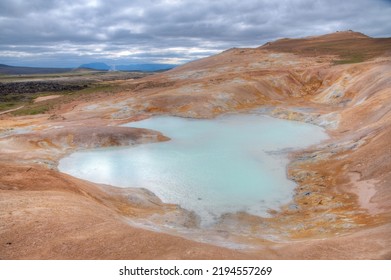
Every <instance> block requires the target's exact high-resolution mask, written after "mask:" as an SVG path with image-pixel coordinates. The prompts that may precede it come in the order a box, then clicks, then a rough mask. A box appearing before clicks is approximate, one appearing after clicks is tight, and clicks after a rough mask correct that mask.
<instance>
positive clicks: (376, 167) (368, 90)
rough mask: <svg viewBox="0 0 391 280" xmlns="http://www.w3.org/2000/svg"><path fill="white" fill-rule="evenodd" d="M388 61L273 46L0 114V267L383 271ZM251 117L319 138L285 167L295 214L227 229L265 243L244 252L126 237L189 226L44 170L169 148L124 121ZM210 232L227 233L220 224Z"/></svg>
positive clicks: (335, 42)
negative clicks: (10, 262)
mask: <svg viewBox="0 0 391 280" xmlns="http://www.w3.org/2000/svg"><path fill="white" fill-rule="evenodd" d="M390 51H391V38H378V39H376V38H370V37H368V36H366V35H363V34H361V33H356V32H350V31H347V32H338V33H333V34H328V35H324V36H319V37H308V38H303V39H281V40H278V41H275V42H271V43H268V44H265V45H264V46H262V47H259V48H255V49H230V50H227V51H225V52H223V53H221V54H218V55H215V56H211V57H208V58H204V59H201V60H198V61H194V62H191V63H188V64H186V65H183V66H181V67H178V68H175V69H173V70H171V71H168V72H165V73H160V74H156V75H152V76H148V77H145V78H142V79H137V80H133V79H125V80H115V81H110V82H108V83H109V84H110V86H111V88H114V90H113V92H109V93H108V92H99V91H97V92H96V93H92V94H89V95H88V96H87V97H86V96H83V95H80V96H78V97H77V98H73V99H69V100H67V101H64V100H62V99H61V98H56V99H53V100H50V101H44V102H57V103H55V106H52V107H51V110H49V111H48V113H47V114H39V115H28V116H13V115H12V114H11V113H9V114H3V115H0V209H1V211H0V259H24V258H28V259H32V258H33V259H63V258H66V259H68V258H69V259H90V258H91V259H117V258H125V259H126V258H130V259H133V258H135V259H177V258H180V259H209V258H211V259H222V258H223V259H226V258H228V259H233V258H235V259H236V258H247V259H248V258H254V259H258V258H260V259H390V258H391V145H390V139H391V52H390ZM254 110H256V111H258V112H263V113H264V114H268V115H270V116H273V117H277V118H284V119H291V120H298V121H303V122H309V123H313V124H316V125H319V126H322V127H324V128H326V130H327V132H328V133H329V134H330V136H331V139H330V140H329V141H327V142H326V143H322V144H321V145H318V146H316V147H311V148H310V149H307V150H305V151H300V152H297V153H294V154H291V162H290V164H289V166H288V175H289V177H290V178H291V179H292V180H294V181H295V182H297V188H296V190H295V196H294V197H293V200H292V204H291V205H293V204H294V205H295V207H294V208H292V207H290V205H286V206H284V207H282V208H281V210H280V211H277V212H275V213H272V216H271V217H270V218H260V217H254V216H251V215H245V214H237V215H231V216H230V217H227V219H230V222H232V221H240V222H241V223H242V224H241V225H242V226H243V227H251V228H252V229H253V230H256V231H257V232H263V233H265V236H266V235H267V236H273V238H269V239H268V238H259V239H258V240H254V241H253V244H252V245H253V247H251V248H250V249H235V250H234V249H232V248H222V247H218V246H215V245H211V244H207V243H199V242H196V241H194V240H193V238H192V237H191V236H184V235H183V234H180V233H175V232H165V233H162V232H152V231H150V230H148V229H145V228H139V227H135V225H134V223H132V221H133V220H136V219H152V218H151V217H155V218H156V217H160V218H158V219H157V220H158V221H156V220H153V222H154V223H156V224H159V223H161V222H159V221H164V220H170V221H171V220H174V221H176V223H177V224H178V227H187V228H189V229H190V230H192V229H193V228H195V227H196V225H194V224H192V223H191V217H189V215H188V213H186V211H184V210H183V209H180V208H178V207H176V206H175V205H167V204H163V203H162V202H161V201H160V200H159V199H158V198H157V197H156V196H154V195H153V194H151V193H149V192H147V191H144V190H142V189H128V190H124V189H119V188H116V187H113V186H103V185H97V184H93V183H90V182H86V181H82V180H79V179H76V178H72V177H70V176H68V175H65V174H62V173H60V172H58V170H57V168H56V166H57V163H58V160H59V159H60V158H61V157H63V156H65V155H67V154H69V153H71V152H72V151H75V150H80V149H86V148H94V147H108V146H119V145H137V144H138V143H145V142H153V141H167V140H169V139H168V138H167V137H165V136H164V135H162V134H161V133H159V132H156V131H149V130H144V129H136V128H124V127H118V125H120V124H123V123H126V122H129V121H131V120H136V119H142V118H148V117H150V116H152V115H160V114H167V115H175V116H182V117H191V118H213V117H215V116H218V115H220V114H223V113H228V112H235V113H244V112H249V111H254ZM197 230H198V229H197ZM221 230H222V231H228V229H226V228H224V221H223V222H222V229H221ZM235 238H236V239H237V237H235ZM246 242H247V243H248V241H246Z"/></svg>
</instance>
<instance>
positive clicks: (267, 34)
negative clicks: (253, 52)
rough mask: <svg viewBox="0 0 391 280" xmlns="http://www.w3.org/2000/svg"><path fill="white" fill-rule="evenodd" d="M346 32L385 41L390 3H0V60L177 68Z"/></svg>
mask: <svg viewBox="0 0 391 280" xmlns="http://www.w3.org/2000/svg"><path fill="white" fill-rule="evenodd" d="M348 29H353V30H354V31H360V32H363V33H365V34H367V35H370V36H372V37H391V0H324V1H321V0H318V1H317V0H278V1H277V0H220V1H218V0H197V1H196V0H191V1H190V0H183V1H181V0H0V63H3V64H10V65H27V66H53V67H75V66H78V65H80V64H81V63H86V62H96V61H100V62H106V63H108V64H111V65H113V64H129V63H174V64H180V63H184V62H187V61H190V60H194V59H197V58H201V57H204V56H208V55H211V54H215V53H217V52H220V51H222V50H225V49H228V48H232V47H255V46H259V45H262V44H263V43H265V42H267V41H271V40H275V39H278V38H281V37H303V36H309V35H317V34H324V33H329V32H334V31H337V30H348Z"/></svg>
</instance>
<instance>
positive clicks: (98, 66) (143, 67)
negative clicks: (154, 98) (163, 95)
mask: <svg viewBox="0 0 391 280" xmlns="http://www.w3.org/2000/svg"><path fill="white" fill-rule="evenodd" d="M176 66H177V65H175V64H158V63H142V64H137V63H134V64H129V65H115V66H109V65H107V64H106V63H103V62H93V63H87V64H82V65H80V66H79V68H89V69H95V70H103V71H108V70H117V71H143V72H154V71H162V70H169V69H172V68H174V67H176Z"/></svg>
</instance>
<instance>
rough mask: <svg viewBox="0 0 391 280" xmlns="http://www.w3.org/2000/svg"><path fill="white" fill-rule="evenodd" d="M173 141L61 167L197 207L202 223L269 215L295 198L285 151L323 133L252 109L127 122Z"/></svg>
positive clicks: (80, 155) (82, 155) (100, 152)
mask: <svg viewBox="0 0 391 280" xmlns="http://www.w3.org/2000/svg"><path fill="white" fill-rule="evenodd" d="M125 126H128V127H141V128H149V129H153V130H157V131H160V132H162V133H163V134H164V135H166V136H168V137H170V138H171V140H170V141H167V142H160V143H152V144H142V145H136V146H131V147H121V148H105V149H95V150H87V151H81V152H75V153H73V154H71V155H70V156H68V157H65V158H63V159H62V160H61V161H60V163H59V170H60V171H62V172H64V173H68V174H70V175H72V176H75V177H78V178H81V179H85V180H89V181H92V182H96V183H104V184H110V185H114V186H119V187H140V188H146V189H149V190H150V191H152V192H153V193H155V194H156V195H157V196H158V197H159V198H160V199H161V200H162V201H163V202H166V203H174V204H178V205H180V206H181V207H182V208H185V209H187V210H190V211H194V212H195V213H196V214H197V215H199V217H200V218H201V224H203V225H208V224H213V223H214V222H216V221H217V220H218V218H219V217H220V216H221V215H222V214H224V213H235V212H238V211H245V212H248V213H250V214H254V215H258V216H266V215H267V211H268V210H269V209H276V210H277V209H278V208H279V207H280V206H281V205H282V204H285V203H288V202H289V201H291V199H292V195H293V191H294V187H295V183H294V182H292V181H290V180H288V179H287V174H286V166H287V164H288V162H289V161H288V158H287V153H288V151H292V150H294V149H300V148H304V147H307V146H309V145H312V144H316V143H319V142H321V141H322V140H325V139H327V138H328V136H327V134H326V132H325V131H324V129H322V128H320V127H318V126H314V125H310V124H306V123H301V122H295V121H287V120H280V119H275V118H271V117H267V116H263V115H257V114H245V115H242V114H238V115H227V116H222V117H218V118H216V119H212V120H199V119H187V118H179V117H170V116H160V117H152V118H150V119H146V120H142V121H138V122H132V123H128V124H126V125H125Z"/></svg>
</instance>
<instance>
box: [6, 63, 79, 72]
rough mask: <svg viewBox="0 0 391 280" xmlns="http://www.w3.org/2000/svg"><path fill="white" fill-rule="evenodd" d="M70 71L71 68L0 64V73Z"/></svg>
mask: <svg viewBox="0 0 391 280" xmlns="http://www.w3.org/2000/svg"><path fill="white" fill-rule="evenodd" d="M69 71H72V69H71V68H42V67H21V66H10V65H5V64H0V74H6V75H22V74H54V73H65V72H69Z"/></svg>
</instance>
